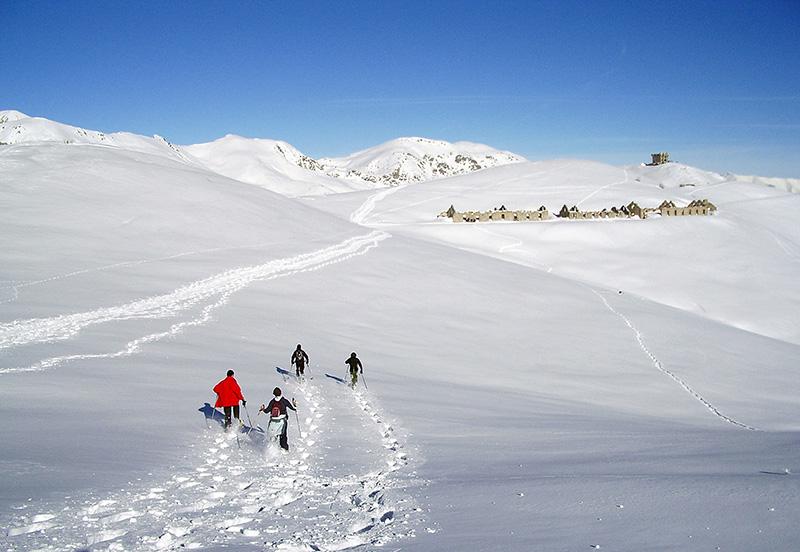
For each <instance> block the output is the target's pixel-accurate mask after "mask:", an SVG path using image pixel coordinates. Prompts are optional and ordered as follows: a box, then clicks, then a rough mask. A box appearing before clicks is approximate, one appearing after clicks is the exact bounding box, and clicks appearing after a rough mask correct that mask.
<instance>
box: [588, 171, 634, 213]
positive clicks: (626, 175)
mask: <svg viewBox="0 0 800 552" xmlns="http://www.w3.org/2000/svg"><path fill="white" fill-rule="evenodd" d="M622 171H623V172H624V173H625V178H623V179H622V180H618V181H616V182H612V183H611V184H606V185H605V186H601V187H599V188H597V189H596V190H595V191H593V192H592V193H590V194H589V195H587V196H586V197H584V198H583V199H582V200H580V201H579V202H578V203H576V204H575V205H577V206H580V205H581V203H583V202H584V201H587V200H588V199H590V198H592V197H594V196H595V195H597V194H599V193H600V192H602V191H603V190H607V189H608V188H612V187H614V186H619V185H620V184H625V183H626V182H627V181H628V170H627V169H622Z"/></svg>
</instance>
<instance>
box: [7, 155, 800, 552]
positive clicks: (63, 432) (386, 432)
mask: <svg viewBox="0 0 800 552" xmlns="http://www.w3.org/2000/svg"><path fill="white" fill-rule="evenodd" d="M675 168H676V167H665V168H663V169H659V170H658V171H651V170H650V169H651V168H644V167H625V168H617V167H609V166H607V165H602V164H599V163H591V162H583V161H577V160H557V161H551V162H540V163H519V164H516V165H514V166H505V167H498V168H494V169H488V170H485V171H480V172H478V173H475V174H474V175H471V176H461V177H457V178H448V179H442V180H437V181H435V182H425V183H421V184H419V185H413V186H406V187H398V188H392V189H389V190H380V191H378V192H370V193H368V194H367V193H362V192H354V193H348V194H337V195H335V196H325V197H316V198H314V199H313V200H312V199H306V200H303V201H302V202H300V201H294V200H288V199H287V198H285V197H281V196H278V195H276V194H272V193H270V192H269V191H267V190H263V189H259V188H257V187H253V186H246V185H244V184H241V183H237V182H234V181H232V180H229V179H226V178H223V177H220V176H219V175H215V174H213V173H211V172H210V171H206V170H205V169H203V168H202V167H199V166H197V165H194V164H193V163H190V162H187V161H186V160H181V159H177V158H175V157H174V156H173V155H172V154H168V155H161V153H147V154H145V153H143V152H142V151H135V152H133V151H129V150H125V149H124V148H122V147H119V146H116V147H98V146H97V145H96V144H88V145H77V144H70V145H63V144H62V145H54V144H52V143H51V144H41V143H37V144H33V143H27V144H18V145H14V146H3V147H2V149H0V179H2V181H0V184H2V185H0V200H2V201H5V202H7V203H8V204H9V205H11V207H12V208H11V209H9V210H8V211H7V213H6V214H5V216H4V217H3V218H0V257H2V258H1V259H0V261H2V262H0V279H2V282H0V301H4V302H3V303H2V304H0V324H1V325H2V328H3V331H4V332H5V333H4V334H3V335H4V338H3V339H5V340H6V341H5V343H6V344H7V346H6V347H5V348H2V349H0V368H3V369H15V370H13V371H6V372H3V373H0V379H2V380H3V385H2V387H0V415H2V416H3V417H4V418H6V419H7V420H13V422H14V423H9V424H4V425H3V427H2V430H1V431H2V433H0V440H2V442H3V449H2V455H0V470H2V474H3V478H2V483H0V490H2V493H0V503H2V504H3V509H2V510H0V526H2V527H3V529H4V531H3V532H2V534H0V543H2V545H3V546H4V547H5V548H7V549H11V550H31V549H38V548H42V549H45V550H75V549H80V548H84V547H89V548H90V549H92V550H103V551H104V550H154V549H159V548H160V549H167V550H169V549H178V548H203V549H220V548H226V549H232V550H264V549H267V550H285V551H303V552H307V551H310V550H344V549H355V550H359V551H367V550H375V549H386V550H390V551H394V550H396V549H403V550H419V551H422V552H429V551H433V550H436V551H438V550H475V551H482V550H487V551H489V550H492V551H494V550H497V549H498V548H500V549H503V550H520V551H522V550H526V551H527V550H548V551H561V550H563V551H569V550H581V549H602V550H632V551H633V550H636V551H641V550H715V549H720V550H737V551H738V550H741V551H742V552H751V551H752V550H788V549H791V547H792V546H793V544H794V543H795V542H798V540H800V533H798V524H797V514H796V512H797V511H800V483H799V482H800V480H798V479H797V477H796V475H795V474H796V473H799V472H800V466H798V465H797V454H796V452H797V428H798V425H797V420H798V419H799V418H798V414H800V410H799V409H798V398H797V397H798V396H800V389H799V388H798V381H799V380H798V379H797V377H796V373H795V372H796V370H795V367H796V366H797V365H798V362H800V349H798V345H797V328H798V327H800V323H799V321H798V319H797V312H798V311H799V310H800V309H798V308H797V305H798V300H799V299H798V297H799V296H798V291H797V286H796V285H795V282H796V274H797V267H798V265H797V262H798V259H800V237H798V233H797V228H798V227H797V225H796V224H795V220H796V217H793V216H771V215H769V214H768V215H766V216H765V214H764V213H772V214H774V210H778V211H783V212H788V213H789V214H790V215H791V213H794V212H795V210H796V208H797V197H800V196H797V197H795V196H790V195H789V194H786V193H785V192H781V191H780V190H778V189H776V188H769V187H765V186H763V185H760V184H753V183H746V182H739V181H736V180H731V177H729V176H726V177H720V178H717V177H715V176H714V175H709V174H705V173H704V172H703V171H699V170H677V171H676V170H673V169H675ZM678 168H679V167H678ZM276 178H277V177H276ZM687 179H688V180H691V182H687ZM687 183H691V184H692V185H691V186H683V185H684V184H687ZM275 184H277V185H281V186H284V185H286V186H289V185H291V183H290V182H287V181H285V180H280V181H276V182H275ZM696 197H709V199H711V200H712V201H713V202H714V203H716V204H717V205H718V206H719V207H720V212H719V213H718V214H717V215H715V216H713V217H706V218H693V219H682V220H676V219H673V220H667V219H651V220H647V221H636V220H631V221H627V220H626V221H582V222H577V223H576V222H566V221H552V222H546V223H541V224H538V223H531V224H513V223H498V224H495V223H490V224H475V225H454V224H449V223H447V222H444V221H442V220H438V221H436V220H435V219H434V217H435V215H436V214H438V213H439V212H440V211H442V210H443V209H445V208H447V207H448V206H449V204H450V203H451V202H456V206H457V207H459V208H461V207H462V206H463V207H468V208H491V207H496V206H498V204H499V203H501V202H503V203H506V205H507V206H508V207H530V208H536V207H538V205H539V204H541V203H545V204H546V205H547V206H548V207H551V209H552V208H556V207H558V206H560V204H561V203H562V202H564V203H569V204H570V206H571V205H572V204H573V203H580V204H581V205H582V206H583V207H587V208H595V207H603V206H609V205H612V204H613V205H619V204H621V203H623V202H624V203H627V202H628V201H630V200H631V199H635V200H637V201H639V202H640V203H642V204H647V205H651V204H658V203H659V202H660V201H661V200H663V199H665V198H666V199H669V198H674V199H675V200H676V201H678V202H679V203H680V202H686V201H689V200H690V199H692V198H696ZM759 205H760V206H764V207H763V208H764V209H765V210H764V211H761V210H760V208H758V209H757V208H754V206H759ZM769 209H772V210H773V211H770V210H769ZM322 211H328V213H330V214H326V213H323V212H322ZM353 222H355V223H357V224H360V225H368V226H370V227H369V228H363V227H358V226H354V225H353V224H352V223H353ZM386 230H391V232H392V239H388V237H389V235H388V234H386ZM341 261H346V262H341ZM289 275H291V277H284V276H289ZM620 291H621V292H622V293H619V292H620ZM71 317H72V318H71ZM298 341H300V342H302V343H303V346H304V348H305V349H306V350H308V351H310V355H311V357H312V365H313V368H312V367H309V380H308V381H306V382H305V383H302V384H300V383H296V382H294V381H293V380H292V379H289V380H286V381H281V379H280V378H279V377H278V376H277V375H276V374H275V372H274V368H272V367H273V366H274V365H275V363H280V362H281V361H280V360H278V359H280V358H283V356H284V355H285V356H286V358H285V359H284V362H288V353H290V352H291V350H293V348H294V345H295V344H296V343H297V342H298ZM131 344H133V346H131ZM351 350H357V351H358V354H359V357H360V358H361V359H362V361H364V363H365V372H366V377H367V382H368V384H369V388H370V390H369V392H367V391H365V390H364V388H363V386H362V387H359V388H358V389H357V390H355V391H353V390H350V389H349V388H348V387H347V386H344V385H339V384H336V383H335V382H333V381H328V380H327V379H325V378H322V377H321V374H322V373H324V372H326V371H327V372H331V373H335V374H337V375H341V374H342V372H344V366H343V364H342V361H343V360H344V358H346V356H347V354H348V353H349V352H350V351H351ZM54 359H61V360H60V361H59V362H56V363H54V364H52V365H50V366H49V369H44V368H48V367H46V366H45V365H44V364H39V363H46V362H48V361H53V360H54ZM265 366H266V367H265ZM20 368H21V369H30V368H36V369H35V370H33V371H23V370H19V369H20ZM227 368H233V369H235V370H236V376H237V378H239V381H240V383H242V386H243V390H244V391H245V395H246V397H247V398H248V400H249V405H250V410H251V416H252V414H253V413H254V409H253V406H254V405H256V404H258V403H260V402H262V401H263V398H264V397H268V396H269V393H270V392H271V390H272V387H274V385H275V384H278V385H280V386H281V387H282V388H283V390H284V394H285V395H287V396H289V397H291V396H296V397H297V398H298V401H299V406H300V409H301V412H300V418H299V420H300V424H299V426H300V429H301V431H302V434H300V433H298V432H297V429H298V423H297V420H298V419H297V418H295V417H294V415H293V414H291V413H290V420H289V424H290V426H294V427H289V441H290V446H291V447H292V450H291V452H290V453H289V454H288V455H284V454H283V453H280V451H270V450H266V449H264V447H263V446H262V445H261V444H260V442H259V439H258V434H253V433H251V436H252V438H251V436H247V435H246V434H244V433H242V434H239V435H238V436H239V440H238V444H237V439H236V437H237V435H236V434H228V435H225V434H223V433H221V432H220V430H219V428H218V427H216V426H215V425H214V426H212V428H211V429H207V427H206V424H205V423H204V422H203V420H202V415H201V414H199V413H198V412H197V408H198V406H200V404H202V402H203V401H204V400H210V399H211V397H210V396H209V395H210V391H209V389H210V387H211V386H212V385H213V383H214V382H216V381H218V380H219V379H220V377H221V375H222V374H224V371H225V370H226V369H227ZM267 368H269V370H267ZM311 376H313V378H314V379H311ZM359 385H362V384H361V383H359ZM258 398H262V399H261V400H258ZM378 398H380V401H378ZM264 402H266V401H264ZM395 417H397V418H398V419H400V420H402V421H401V422H398V421H397V420H396V419H395ZM259 418H261V417H253V421H254V422H256V421H259ZM244 419H245V420H247V417H246V416H245V418H244ZM272 452H277V454H272ZM126 482H127V483H126ZM423 528H424V529H423ZM412 537H413V538H412Z"/></svg>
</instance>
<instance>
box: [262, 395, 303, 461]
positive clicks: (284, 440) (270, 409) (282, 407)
mask: <svg viewBox="0 0 800 552" xmlns="http://www.w3.org/2000/svg"><path fill="white" fill-rule="evenodd" d="M272 394H273V395H275V396H274V397H273V398H272V400H271V401H269V404H268V405H263V404H262V405H261V408H259V409H258V411H259V412H265V413H267V415H269V416H270V417H271V418H272V417H275V418H278V417H281V416H283V417H285V418H286V419H285V421H284V424H283V432H281V437H280V444H281V448H282V449H284V450H289V437H288V433H289V432H288V431H287V430H288V429H289V420H288V415H287V413H286V409H287V408H291V409H292V410H294V411H295V412H297V403H296V402H295V400H294V399H292V401H291V402H289V400H288V399H287V398H286V397H282V396H281V388H280V387H276V388H275V389H274V390H273V391H272ZM275 414H278V416H275Z"/></svg>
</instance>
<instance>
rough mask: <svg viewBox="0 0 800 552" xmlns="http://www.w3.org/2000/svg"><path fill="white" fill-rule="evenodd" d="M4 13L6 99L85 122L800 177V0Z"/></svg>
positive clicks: (52, 7) (309, 147) (195, 138)
mask: <svg viewBox="0 0 800 552" xmlns="http://www.w3.org/2000/svg"><path fill="white" fill-rule="evenodd" d="M0 21H2V22H3V30H2V36H3V40H2V44H3V48H2V50H3V51H2V54H0V109H9V108H10V109H18V110H20V111H23V112H25V113H28V114H29V115H35V116H42V117H47V118H50V119H54V120H57V121H60V122H64V123H68V124H72V125H77V126H82V127H86V128H92V129H98V130H103V131H109V132H110V131H116V130H127V131H131V132H136V133H141V134H148V135H151V134H161V135H163V136H165V137H166V138H168V139H169V140H171V141H173V142H176V143H181V144H187V143H197V142H205V141H210V140H213V139H216V138H218V137H220V136H222V135H224V134H227V133H233V134H240V135H243V136H250V137H263V138H276V139H283V140H286V141H288V142H290V143H292V144H294V145H295V146H297V147H298V148H300V149H301V150H302V151H304V152H306V153H308V154H310V155H312V156H315V157H319V156H326V155H329V156H332V155H341V154H345V153H349V152H352V151H355V150H357V149H362V148H364V147H368V146H371V145H375V144H377V143H380V142H383V141H386V140H389V139H391V138H395V137H397V136H426V137H430V138H440V139H445V140H450V141H455V140H471V141H477V142H484V143H487V144H490V145H492V146H495V147H498V148H503V149H509V150H511V151H514V152H517V153H520V154H522V155H525V156H527V157H529V158H530V159H547V158H554V157H582V158H589V159H595V160H599V161H605V162H609V163H615V164H621V163H636V162H639V161H643V160H647V159H649V153H651V152H654V151H661V150H667V151H670V152H671V153H672V157H673V158H674V159H676V160H678V161H682V162H686V163H689V164H692V165H696V166H699V167H701V168H706V169H712V170H717V171H723V172H724V171H733V172H739V173H758V174H762V175H766V176H793V177H800V0H788V1H781V2H778V1H760V2H740V1H735V0H726V1H715V2H702V1H701V2H697V1H692V2H675V1H673V2H656V1H647V2H646V1H641V2H636V1H627V2H625V1H619V2H602V1H590V0H585V1H581V2H571V1H546V2H533V1H529V2H502V1H492V2H466V1H461V2H449V1H436V0H428V1H424V2H413V1H404V2H392V1H380V0H379V1H372V2H358V3H356V2H353V3H350V2H305V3H304V2H182V1H181V2H177V1H176V2H144V3H139V2H95V1H89V0H86V1H78V2H70V1H59V2H31V1H27V0H26V1H13V0H0Z"/></svg>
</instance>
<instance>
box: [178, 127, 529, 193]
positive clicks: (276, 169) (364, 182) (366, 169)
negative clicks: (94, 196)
mask: <svg viewBox="0 0 800 552" xmlns="http://www.w3.org/2000/svg"><path fill="white" fill-rule="evenodd" d="M183 149H184V150H186V151H187V152H189V153H191V154H192V155H193V156H194V157H196V158H197V159H199V160H201V161H202V162H203V163H204V164H205V165H206V166H207V167H208V168H210V169H211V170H213V171H216V172H218V173H220V174H224V175H225V176H229V177H231V178H235V179H237V180H241V181H242V182H249V183H251V184H256V185H259V186H263V187H265V188H268V189H270V190H273V191H276V192H279V193H282V194H284V195H290V196H311V195H324V194H330V193H336V192H349V191H356V190H369V189H374V188H381V187H385V186H396V185H398V184H408V183H412V182H423V181H427V180H434V179H437V178H444V177H447V176H453V175H458V174H466V173H470V172H474V171H477V170H480V169H484V168H487V167H495V166H498V165H504V164H508V163H518V162H520V161H523V160H524V159H523V158H522V157H520V156H518V155H515V154H513V153H510V152H506V151H498V150H495V149H493V148H490V147H489V146H485V145H483V144H473V143H471V142H456V143H455V144H451V143H449V142H444V141H440V140H429V139H426V138H398V139H396V140H391V141H389V142H386V143H385V144H381V145H379V146H375V147H373V148H369V149H366V150H363V151H360V152H357V153H354V154H352V155H349V156H347V157H342V158H325V159H320V160H315V159H312V158H311V157H309V156H307V155H305V154H303V153H301V152H300V151H298V150H297V149H296V148H295V147H293V146H291V145H290V144H287V143H286V142H280V141H276V140H266V139H257V138H242V137H241V136H233V135H228V136H225V137H224V138H220V139H219V140H215V141H214V142H209V143H206V144H195V145H192V146H184V148H183Z"/></svg>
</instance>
